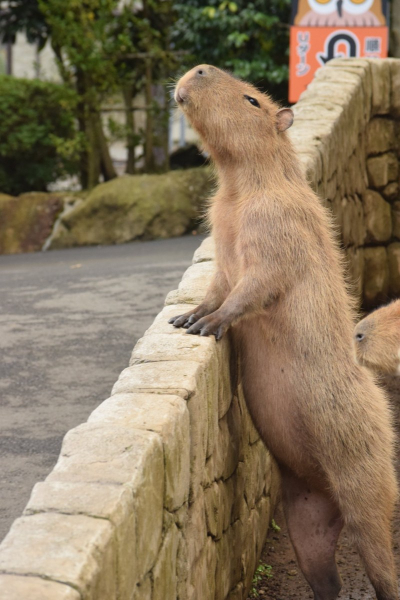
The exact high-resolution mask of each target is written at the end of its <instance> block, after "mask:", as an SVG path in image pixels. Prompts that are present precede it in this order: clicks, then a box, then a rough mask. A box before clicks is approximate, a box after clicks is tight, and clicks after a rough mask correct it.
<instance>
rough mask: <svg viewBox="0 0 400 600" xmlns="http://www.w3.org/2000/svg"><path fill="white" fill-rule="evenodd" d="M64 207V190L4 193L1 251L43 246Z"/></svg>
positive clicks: (1, 200)
mask: <svg viewBox="0 0 400 600" xmlns="http://www.w3.org/2000/svg"><path fill="white" fill-rule="evenodd" d="M62 208H63V195H62V194H56V193H54V194H46V193H45V192H32V193H29V194H22V195H21V196H18V197H14V196H7V195H6V194H0V254H15V253H19V252H34V251H35V250H41V249H42V246H43V244H44V242H45V241H46V239H47V237H48V236H49V235H50V233H51V230H52V228H53V224H54V222H55V220H56V218H57V216H58V214H59V213H60V212H61V210H62Z"/></svg>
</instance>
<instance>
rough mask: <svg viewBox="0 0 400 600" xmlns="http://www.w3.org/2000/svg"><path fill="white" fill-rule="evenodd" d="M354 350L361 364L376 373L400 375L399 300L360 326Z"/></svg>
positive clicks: (363, 321) (363, 320) (375, 312)
mask: <svg viewBox="0 0 400 600" xmlns="http://www.w3.org/2000/svg"><path fill="white" fill-rule="evenodd" d="M354 348H355V352H356V358H357V361H358V362H359V363H360V365H364V366H366V367H368V368H369V369H372V370H373V371H376V372H377V373H385V374H388V375H400V300H396V301H395V302H391V303H390V304H388V306H383V307H382V308H380V309H378V310H375V311H374V312H373V313H371V314H370V315H368V316H367V317H365V319H362V321H360V322H359V323H357V325H356V327H355V329H354Z"/></svg>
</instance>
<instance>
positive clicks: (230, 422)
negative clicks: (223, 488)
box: [206, 398, 243, 482]
mask: <svg viewBox="0 0 400 600" xmlns="http://www.w3.org/2000/svg"><path fill="white" fill-rule="evenodd" d="M241 427H242V423H241V414H240V409H239V403H238V400H237V398H234V399H233V401H232V405H231V407H230V409H229V411H228V412H227V414H226V415H225V417H223V418H222V419H220V420H219V423H218V430H219V431H218V438H217V441H216V444H215V451H214V453H213V454H212V456H211V457H210V459H209V460H208V461H207V480H206V482H208V481H209V482H212V481H215V480H217V479H221V478H223V479H228V478H229V477H230V476H231V475H232V473H233V472H234V471H235V469H236V467H237V465H238V462H239V460H241V459H242V455H243V436H242V435H241V434H242V430H241Z"/></svg>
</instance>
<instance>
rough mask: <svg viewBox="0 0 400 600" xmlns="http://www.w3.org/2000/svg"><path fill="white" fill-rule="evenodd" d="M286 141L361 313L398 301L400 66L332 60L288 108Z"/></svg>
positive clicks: (399, 63) (398, 62)
mask: <svg viewBox="0 0 400 600" xmlns="http://www.w3.org/2000/svg"><path fill="white" fill-rule="evenodd" d="M294 112H295V124H294V126H293V128H292V129H291V130H290V135H291V137H292V140H293V142H294V143H295V146H296V148H297V150H298V152H299V156H300V158H301V160H302V162H303V165H304V168H305V170H306V172H307V174H308V177H309V180H310V183H311V185H312V187H313V188H314V189H315V190H316V191H317V192H318V194H319V195H320V197H321V199H322V200H323V201H324V202H325V204H326V205H327V206H328V207H329V208H330V209H331V211H332V214H333V217H334V223H335V224H336V225H337V226H338V230H339V235H340V242H341V244H342V246H343V247H344V248H345V251H346V255H347V259H348V266H349V275H350V283H351V287H352V288H353V290H354V292H355V294H356V295H357V296H358V297H359V298H360V299H361V301H362V305H363V307H364V308H367V309H369V308H373V307H375V306H377V305H378V304H381V303H382V302H385V301H387V300H388V299H389V298H393V297H397V296H399V295H400V244H399V242H400V195H399V164H398V161H399V156H400V60H399V59H386V60H375V59H370V60H367V59H335V60H332V61H330V62H329V63H328V64H327V66H326V67H325V68H323V69H320V70H319V71H318V72H317V73H316V76H315V79H314V81H313V83H312V84H311V85H309V87H308V89H307V91H306V92H304V94H303V95H302V96H301V98H300V100H299V102H298V103H297V105H296V106H295V107H294Z"/></svg>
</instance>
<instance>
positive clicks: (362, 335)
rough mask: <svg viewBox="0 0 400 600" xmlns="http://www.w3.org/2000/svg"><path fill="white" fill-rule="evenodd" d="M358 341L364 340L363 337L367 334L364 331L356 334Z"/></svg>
mask: <svg viewBox="0 0 400 600" xmlns="http://www.w3.org/2000/svg"><path fill="white" fill-rule="evenodd" d="M354 337H355V340H356V342H362V341H363V339H364V338H365V334H364V333H356V335H355V336H354Z"/></svg>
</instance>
